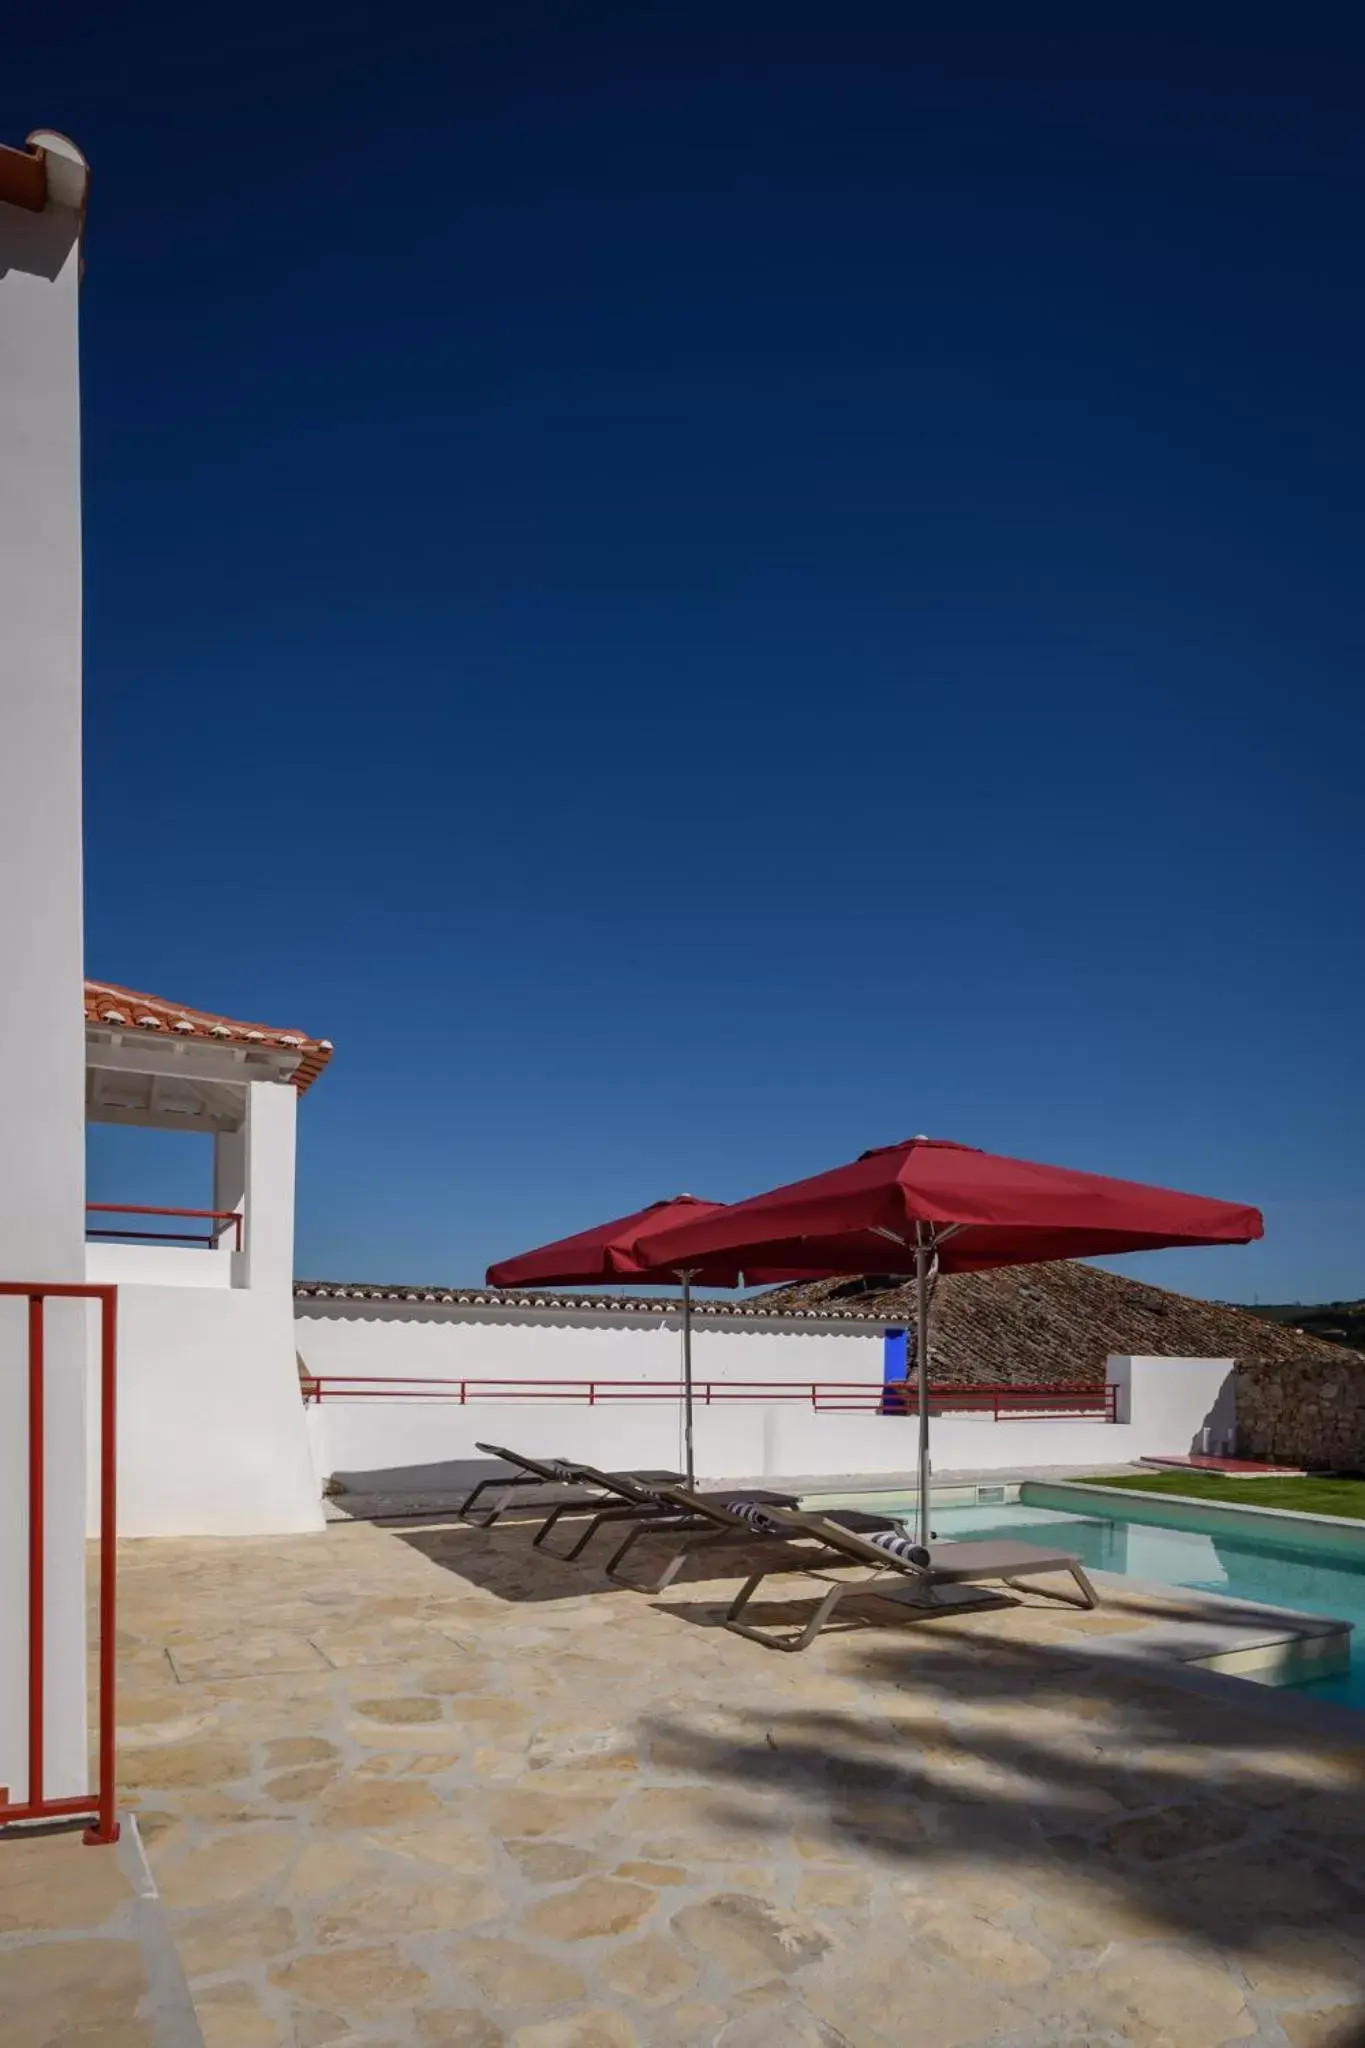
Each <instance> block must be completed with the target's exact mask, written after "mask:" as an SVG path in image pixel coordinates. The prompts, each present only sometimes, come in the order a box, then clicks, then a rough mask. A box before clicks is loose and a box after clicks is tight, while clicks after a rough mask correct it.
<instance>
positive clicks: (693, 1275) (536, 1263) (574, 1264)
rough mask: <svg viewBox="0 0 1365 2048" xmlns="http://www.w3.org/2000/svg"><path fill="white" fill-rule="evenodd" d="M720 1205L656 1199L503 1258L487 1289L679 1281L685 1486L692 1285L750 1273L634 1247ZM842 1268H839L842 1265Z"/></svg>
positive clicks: (717, 1283)
mask: <svg viewBox="0 0 1365 2048" xmlns="http://www.w3.org/2000/svg"><path fill="white" fill-rule="evenodd" d="M723 1207H724V1204H723V1203H721V1202H703V1201H702V1200H701V1199H700V1198H699V1197H698V1196H697V1195H674V1197H673V1199H672V1200H671V1201H668V1202H651V1203H650V1205H649V1207H648V1208H647V1209H637V1210H636V1212H635V1214H634V1215H633V1216H618V1217H616V1218H615V1220H614V1221H613V1222H611V1223H599V1224H598V1225H597V1226H596V1228H595V1229H593V1230H580V1231H579V1232H578V1233H577V1234H576V1235H575V1236H573V1237H561V1238H557V1239H556V1240H555V1242H554V1243H553V1244H543V1245H541V1246H539V1247H538V1249H537V1250H535V1251H532V1252H523V1253H522V1254H521V1255H520V1257H519V1258H515V1259H503V1260H502V1261H501V1262H500V1263H499V1264H498V1265H496V1266H490V1267H489V1268H488V1273H487V1276H486V1277H487V1281H488V1285H489V1286H490V1287H576V1286H583V1285H585V1284H589V1283H591V1282H592V1281H594V1280H655V1281H657V1280H681V1282H682V1367H683V1433H684V1443H685V1446H686V1454H685V1460H684V1462H685V1466H686V1471H687V1483H688V1485H689V1486H690V1485H691V1484H692V1481H693V1479H694V1477H695V1473H694V1470H693V1463H692V1287H693V1283H694V1282H699V1283H700V1284H701V1286H703V1287H742V1286H744V1285H745V1279H746V1276H745V1273H744V1270H743V1268H742V1267H741V1265H740V1263H739V1262H738V1261H737V1260H736V1259H735V1258H733V1257H732V1256H731V1255H730V1254H728V1253H727V1254H724V1255H722V1256H720V1257H718V1258H695V1259H694V1258H686V1259H658V1260H655V1259H647V1258H641V1257H640V1256H639V1255H638V1253H637V1252H636V1251H635V1250H634V1248H633V1247H634V1244H635V1240H636V1238H638V1237H639V1236H640V1235H641V1233H642V1232H643V1231H646V1230H649V1231H653V1230H661V1229H667V1228H670V1227H672V1226H673V1225H676V1224H683V1223H696V1222H700V1221H702V1220H704V1219H705V1218H706V1217H708V1216H714V1215H716V1214H718V1213H719V1211H720V1210H721V1209H722V1208H723ZM839 1270H842V1268H840V1269H839ZM808 1277H809V1275H808V1273H807V1270H806V1268H805V1266H804V1265H803V1266H802V1267H801V1268H800V1269H799V1270H798V1271H793V1272H790V1273H789V1272H787V1271H785V1269H784V1270H779V1271H771V1272H769V1271H761V1272H755V1273H751V1274H749V1275H748V1279H749V1281H750V1282H751V1283H752V1284H753V1285H756V1286H757V1285H763V1284H770V1285H773V1286H776V1285H777V1284H778V1283H779V1282H781V1281H783V1280H804V1279H807V1278H808Z"/></svg>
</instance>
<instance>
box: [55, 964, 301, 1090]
mask: <svg viewBox="0 0 1365 2048" xmlns="http://www.w3.org/2000/svg"><path fill="white" fill-rule="evenodd" d="M85 1021H86V1023H87V1024H103V1025H107V1026H112V1027H113V1028H114V1029H115V1030H119V1029H123V1030H139V1031H148V1032H164V1033H169V1032H173V1033H174V1034H175V1035H176V1036H177V1037H178V1038H201V1039H213V1040H214V1041H215V1042H216V1043H217V1044H220V1045H222V1044H230V1043H232V1042H233V1041H237V1042H239V1043H241V1044H243V1045H270V1046H278V1047H280V1048H281V1050H283V1051H285V1052H296V1053H298V1054H299V1063H298V1066H297V1067H296V1068H295V1070H294V1075H293V1080H294V1086H295V1087H296V1088H297V1089H298V1091H299V1093H300V1095H302V1094H304V1093H305V1092H306V1091H307V1090H308V1089H309V1088H311V1087H312V1085H313V1083H314V1081H316V1080H317V1077H318V1075H319V1074H320V1073H321V1072H322V1070H323V1068H324V1067H325V1066H326V1064H327V1062H328V1060H330V1059H331V1057H332V1041H331V1039H330V1038H310V1037H309V1036H308V1034H307V1032H304V1031H280V1030H277V1029H275V1028H274V1027H273V1026H271V1025H269V1024H242V1023H239V1022H238V1020H237V1019H236V1018H235V1017H220V1016H219V1015H218V1014H217V1012H216V1011H213V1010H192V1009H191V1008H190V1007H189V1005H188V1004H187V1003H168V1002H167V1001H166V1000H165V998H164V996H149V995H140V994H139V993H138V992H137V990H136V989H131V988H120V987H119V986H118V984H117V983H116V982H112V981H87V982H86V984H85Z"/></svg>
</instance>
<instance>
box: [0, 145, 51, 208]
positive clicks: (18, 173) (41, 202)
mask: <svg viewBox="0 0 1365 2048" xmlns="http://www.w3.org/2000/svg"><path fill="white" fill-rule="evenodd" d="M0 200H4V201H5V203H6V204H7V205H9V206H22V207H23V209H24V211H25V212H26V213H41V212H42V210H43V208H44V207H45V206H46V204H47V158H46V156H45V154H44V152H43V151H42V150H41V149H35V148H34V147H33V145H32V144H31V143H30V145H29V147H28V148H27V149H11V148H10V146H9V144H8V143H4V144H0Z"/></svg>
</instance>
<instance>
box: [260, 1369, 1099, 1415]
mask: <svg viewBox="0 0 1365 2048" xmlns="http://www.w3.org/2000/svg"><path fill="white" fill-rule="evenodd" d="M300 1386H301V1389H302V1393H303V1398H304V1402H305V1404H309V1403H311V1404H313V1405H315V1406H320V1405H321V1403H322V1402H324V1401H451V1402H454V1403H455V1404H456V1405H457V1406H458V1407H461V1408H464V1407H467V1406H469V1405H470V1404H471V1403H473V1402H482V1401H500V1402H516V1401H543V1402H550V1403H556V1404H558V1405H560V1406H574V1407H578V1406H585V1407H588V1408H595V1407H604V1406H607V1405H608V1404H610V1403H613V1402H617V1401H670V1402H677V1401H679V1400H680V1399H681V1398H682V1391H683V1389H682V1382H681V1381H679V1380H557V1379H544V1380H530V1379H512V1380H472V1379H459V1380H457V1379H439V1378H425V1379H424V1378H417V1377H407V1376H405V1377H403V1378H394V1379H386V1378H385V1377H384V1376H383V1375H382V1374H365V1373H320V1374H319V1373H309V1374H302V1375H300ZM1116 1393H1117V1389H1116V1388H1114V1387H1102V1386H1094V1387H1008V1386H1006V1387H996V1386H990V1387H936V1388H933V1389H932V1390H931V1392H930V1400H929V1412H930V1414H941V1415H965V1414H978V1415H989V1416H991V1417H992V1418H993V1419H994V1420H995V1421H997V1422H1003V1421H1006V1420H1008V1419H1010V1418H1011V1417H1018V1416H1024V1415H1031V1416H1034V1417H1036V1418H1037V1419H1038V1420H1040V1421H1046V1420H1057V1421H1061V1420H1069V1421H1086V1420H1088V1421H1095V1422H1114V1421H1116V1420H1117V1415H1116V1411H1115V1406H1114V1403H1115V1398H1116ZM692 1399H693V1401H694V1403H695V1405H696V1406H697V1407H701V1408H710V1407H713V1406H716V1405H718V1404H720V1403H722V1402H726V1401H788V1402H791V1401H794V1402H799V1403H801V1404H802V1405H803V1406H805V1407H809V1408H813V1409H814V1410H815V1411H816V1412H817V1413H819V1414H862V1415H914V1414H916V1413H918V1409H917V1407H916V1403H915V1391H914V1388H913V1387H911V1388H909V1389H908V1390H907V1389H906V1388H904V1387H902V1386H900V1385H896V1384H892V1385H888V1384H887V1383H886V1382H885V1381H883V1380H855V1381H848V1380H696V1381H694V1382H693V1386H692Z"/></svg>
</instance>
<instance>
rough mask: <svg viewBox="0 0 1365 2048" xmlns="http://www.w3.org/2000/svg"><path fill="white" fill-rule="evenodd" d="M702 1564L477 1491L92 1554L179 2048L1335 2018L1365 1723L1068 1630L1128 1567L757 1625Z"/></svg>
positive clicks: (967, 2036) (781, 1590)
mask: <svg viewBox="0 0 1365 2048" xmlns="http://www.w3.org/2000/svg"><path fill="white" fill-rule="evenodd" d="M641 1549H642V1552H643V1549H644V1546H642V1547H641ZM703 1556H704V1557H706V1559H707V1560H708V1561H707V1562H706V1563H705V1564H702V1563H700V1562H698V1564H697V1565H696V1566H694V1567H693V1568H692V1570H693V1572H694V1574H695V1576H692V1577H690V1578H689V1577H686V1576H685V1577H684V1579H683V1580H682V1581H680V1582H678V1583H677V1584H675V1585H674V1586H673V1587H672V1588H671V1589H670V1591H669V1593H668V1594H667V1595H666V1596H665V1597H664V1598H663V1599H661V1600H653V1599H650V1598H647V1597H645V1596H643V1595H639V1594H634V1593H631V1592H627V1591H623V1590H621V1589H619V1588H616V1587H613V1586H611V1584H610V1582H608V1581H607V1580H606V1579H605V1578H603V1577H602V1576H600V1574H599V1573H598V1572H597V1571H596V1570H595V1569H584V1568H583V1567H581V1566H578V1565H573V1566H570V1565H566V1564H561V1563H558V1562H556V1561H555V1560H553V1559H551V1558H549V1557H546V1556H544V1555H542V1554H541V1553H536V1552H532V1551H531V1549H530V1544H529V1534H528V1530H527V1527H526V1525H525V1524H520V1525H518V1524H516V1523H505V1524H500V1525H499V1526H498V1527H497V1528H496V1529H495V1530H494V1531H492V1532H490V1533H487V1534H482V1533H478V1532H475V1531H472V1530H469V1529H467V1528H464V1527H463V1526H460V1525H458V1524H455V1523H453V1522H443V1523H442V1524H441V1525H439V1526H434V1527H421V1526H411V1525H408V1526H405V1527H400V1528H393V1527H388V1528H379V1527H375V1526H371V1525H363V1524H341V1525H333V1526H332V1527H331V1528H330V1529H329V1530H328V1532H327V1533H326V1534H325V1535H322V1536H313V1537H303V1538H297V1539H282V1540H256V1541H243V1542H226V1541H211V1540H198V1541H189V1540H179V1541H166V1542H141V1543H136V1544H128V1545H125V1546H123V1550H122V1555H121V1561H120V1562H121V1575H122V1576H121V1600H122V1634H121V1662H122V1685H123V1698H122V1707H121V1716H120V1718H121V1725H122V1731H123V1732H122V1750H121V1768H120V1777H121V1783H122V1787H123V1796H124V1799H125V1802H126V1803H127V1804H128V1805H130V1806H135V1807H136V1808H137V1809H138V1814H139V1821H140V1826H141V1829H142V1833H143V1836H144V1839H145V1842H146V1845H147V1853H148V1857H149V1860H150V1862H151V1866H152V1869H153V1871H154V1873H155V1877H156V1880H157V1883H158V1885H159V1887H160V1891H161V1894H162V1898H163V1901H164V1905H165V1910H166V1914H167V1918H168V1922H169V1925H170V1928H171V1930H172V1933H173V1936H174V1939H175V1942H176V1945H177V1947H178V1950H179V1954H180V1958H181V1960H182V1962H183V1965H184V1969H185V1973H186V1976H187V1978H188V1981H189V1985H190V1988H191V1991H192V1994H193V1997H194V2001H195V2006H196V2010H197V2013H198V2016H199V2021H200V2024H201V2025H202V2028H203V2032H204V2038H205V2041H206V2043H207V2044H208V2048H361V2044H367V2048H379V2044H384V2048H409V2044H416V2048H636V2044H641V2048H712V2044H714V2048H910V2044H913V2048H976V2044H985V2043H992V2044H997V2048H1058V2044H1074V2048H1081V2044H1086V2048H1088V2044H1115V2043H1134V2044H1138V2048H1220V2044H1222V2043H1225V2042H1253V2043H1264V2044H1275V2048H1347V2044H1349V2043H1360V2042H1365V1744H1363V1745H1362V1747H1360V1748H1354V1747H1349V1746H1345V1745H1344V1744H1343V1741H1342V1738H1341V1736H1340V1734H1333V1733H1331V1732H1328V1733H1325V1734H1324V1733H1321V1732H1319V1733H1316V1734H1315V1733H1314V1732H1312V1731H1313V1722H1312V1717H1310V1716H1304V1717H1303V1722H1302V1727H1301V1728H1300V1726H1299V1723H1298V1722H1297V1721H1289V1720H1286V1719H1285V1718H1284V1716H1283V1715H1281V1716H1280V1717H1278V1718H1277V1717H1274V1716H1269V1717H1267V1716H1266V1715H1264V1714H1262V1713H1261V1712H1260V1711H1258V1710H1257V1695H1256V1694H1255V1693H1254V1692H1253V1689H1251V1688H1245V1689H1243V1688H1236V1689H1233V1688H1231V1687H1230V1685H1228V1684H1226V1683H1225V1684H1224V1686H1223V1687H1222V1689H1221V1692H1220V1691H1218V1690H1217V1689H1215V1690H1214V1691H1212V1692H1201V1691H1198V1690H1190V1689H1188V1688H1184V1689H1182V1688H1181V1687H1180V1686H1178V1685H1176V1684H1173V1683H1168V1682H1166V1681H1164V1680H1162V1679H1161V1678H1160V1677H1159V1676H1157V1675H1154V1673H1153V1671H1152V1669H1151V1667H1150V1666H1143V1665H1142V1664H1141V1662H1140V1661H1139V1660H1138V1659H1136V1658H1131V1659H1130V1658H1126V1657H1125V1656H1123V1655H1114V1654H1112V1653H1111V1654H1109V1655H1107V1656H1106V1657H1104V1658H1103V1659H1092V1657H1091V1656H1090V1655H1089V1654H1088V1644H1087V1637H1089V1638H1091V1639H1092V1641H1093V1639H1094V1638H1095V1637H1096V1636H1097V1635H1103V1634H1106V1633H1108V1634H1112V1633H1113V1632H1114V1631H1122V1630H1125V1629H1127V1630H1130V1631H1131V1630H1132V1629H1133V1628H1134V1627H1135V1626H1140V1625H1141V1624H1142V1621H1143V1619H1144V1616H1143V1613H1142V1611H1141V1609H1142V1602H1141V1601H1140V1600H1137V1599H1135V1600H1134V1601H1133V1602H1131V1603H1130V1606H1131V1608H1132V1610H1133V1611H1130V1612H1127V1613H1124V1612H1117V1611H1116V1610H1115V1609H1114V1608H1113V1607H1112V1606H1109V1607H1106V1608H1105V1609H1104V1610H1103V1611H1101V1612H1099V1613H1097V1614H1093V1615H1086V1614H1082V1613H1080V1612H1077V1611H1074V1610H1071V1609H1066V1608H1062V1607H1060V1606H1057V1605H1055V1604H1052V1603H1049V1602H1047V1601H1046V1600H1045V1599H1044V1598H1043V1597H1042V1596H1041V1595H1035V1594H1028V1595H1025V1596H1022V1597H1020V1598H1018V1599H1015V1600H1011V1601H1010V1602H1009V1603H1008V1604H1004V1605H1001V1606H999V1607H997V1608H994V1609H991V1610H989V1611H985V1612H979V1613H975V1614H971V1615H957V1616H941V1617H936V1618H934V1619H931V1620H915V1621H911V1622H909V1623H907V1622H906V1620H905V1618H904V1616H903V1615H902V1614H899V1613H894V1611H889V1610H888V1609H886V1608H885V1607H884V1606H881V1605H879V1604H878V1603H876V1602H872V1601H868V1600H861V1601H860V1600H856V1599H854V1598H853V1597H850V1598H848V1599H847V1600H846V1601H845V1603H844V1607H843V1609H841V1615H842V1614H844V1613H847V1614H848V1617H849V1622H850V1623H851V1624H852V1625H850V1626H845V1627H841V1628H840V1629H839V1630H837V1631H830V1632H829V1633H827V1634H826V1635H825V1636H823V1637H821V1638H820V1639H819V1640H818V1641H817V1643H816V1644H815V1645H814V1646H813V1648H812V1649H811V1650H809V1651H808V1652H806V1653H805V1654H804V1655H802V1656H781V1655H778V1654H775V1653H772V1652H768V1651H765V1650H763V1649H761V1648H759V1647H758V1646H757V1645H755V1644H752V1643H749V1642H745V1641H743V1640H741V1639H739V1638H737V1637H735V1636H733V1635H731V1634H729V1633H728V1632H726V1631H725V1630H723V1629H721V1628H720V1627H719V1626H718V1625H717V1623H718V1619H719V1614H720V1612H721V1610H722V1608H723V1605H724V1602H725V1600H726V1598H727V1597H728V1595H729V1593H730V1592H731V1590H732V1589H733V1587H734V1585H735V1584H736V1583H737V1580H736V1579H734V1578H728V1579H722V1578H719V1577H716V1578H710V1577H703V1576H701V1574H702V1573H703V1572H704V1573H717V1572H720V1571H722V1570H726V1571H735V1572H737V1571H738V1569H739V1564H738V1559H737V1558H736V1557H735V1556H730V1555H726V1556H721V1555H720V1554H718V1553H717V1552H716V1551H714V1550H713V1551H711V1552H709V1553H703ZM767 1591H768V1592H769V1593H770V1594H771V1599H770V1601H769V1607H770V1609H771V1610H772V1613H773V1614H774V1615H775V1614H776V1613H777V1611H778V1606H779V1603H785V1604H784V1605H783V1607H782V1612H783V1613H784V1615H794V1614H795V1613H796V1612H797V1611H799V1610H798V1609H797V1608H796V1607H794V1606H792V1605H791V1604H790V1603H792V1602H800V1601H808V1600H809V1599H810V1597H811V1582H810V1580H808V1579H804V1578H798V1577H795V1576H793V1577H791V1578H790V1579H778V1580H774V1581H771V1582H770V1584H769V1588H768V1589H767ZM889 1612H891V1613H892V1621H891V1625H890V1626H887V1625H885V1624H886V1622H887V1619H888V1613H889ZM1243 1698H1246V1700H1247V1702H1248V1704H1247V1705H1245V1706H1243V1705H1242V1703H1241V1702H1242V1700H1243ZM1336 1725H1337V1726H1338V1727H1341V1726H1346V1727H1349V1724H1348V1723H1345V1722H1344V1721H1342V1722H1339V1723H1338V1724H1336ZM1323 1726H1325V1727H1326V1728H1327V1729H1328V1730H1329V1731H1330V1729H1331V1728H1332V1726H1333V1724H1332V1723H1331V1722H1330V1720H1324V1723H1323ZM1348 1740H1349V1738H1348ZM0 1853H3V1849H2V1848H0ZM80 1853H82V1854H84V1855H85V1856H87V1857H88V1858H90V1859H92V1861H93V1860H94V1859H96V1858H97V1857H98V1856H99V1855H100V1854H102V1853H103V1852H97V1851H94V1850H87V1851H83V1852H80ZM5 1876H6V1866H5V1865H3V1864H0V1883H3V1881H4V1879H5ZM92 1881H93V1880H92ZM0 2038H2V2039H3V2040H4V2042H5V2043H6V2048H9V2043H10V2042H11V2039H12V2038H13V2037H12V2036H11V2035H9V2034H8V2033H0ZM66 2038H67V2037H66V2036H57V2035H54V2036H53V2039H54V2040H57V2039H66ZM71 2038H76V2037H75V2036H72V2037H71ZM92 2038H96V2039H98V2040H99V2041H100V2042H101V2043H104V2042H105V2040H106V2037H105V2036H103V2035H99V2036H94V2037H92ZM107 2040H108V2043H109V2044H113V2043H115V2042H117V2044H118V2048H123V2040H124V2037H122V2036H117V2035H113V2034H111V2035H109V2036H108V2037H107ZM127 2041H128V2048H135V2044H136V2048H141V2043H140V2041H139V2038H138V2037H137V2036H136V2035H135V2034H130V2035H128V2036H127ZM24 2048H28V2042H27V2041H25V2043H24Z"/></svg>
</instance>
